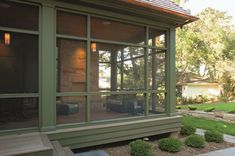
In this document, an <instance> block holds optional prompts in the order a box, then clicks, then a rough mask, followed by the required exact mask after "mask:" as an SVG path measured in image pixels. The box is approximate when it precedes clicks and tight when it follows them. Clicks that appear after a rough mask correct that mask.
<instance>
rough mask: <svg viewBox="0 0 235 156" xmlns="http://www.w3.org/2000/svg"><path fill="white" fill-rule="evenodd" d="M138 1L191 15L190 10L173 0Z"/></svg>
mask: <svg viewBox="0 0 235 156" xmlns="http://www.w3.org/2000/svg"><path fill="white" fill-rule="evenodd" d="M136 1H138V2H142V3H147V4H150V5H153V6H156V7H161V8H164V9H168V10H170V11H175V12H178V13H182V14H186V15H190V12H189V11H188V10H185V9H183V8H182V7H180V6H179V5H178V4H176V3H174V2H172V1H171V0H136Z"/></svg>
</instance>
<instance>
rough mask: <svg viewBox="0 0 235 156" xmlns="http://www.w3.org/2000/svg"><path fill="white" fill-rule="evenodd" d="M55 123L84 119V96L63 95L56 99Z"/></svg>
mask: <svg viewBox="0 0 235 156" xmlns="http://www.w3.org/2000/svg"><path fill="white" fill-rule="evenodd" d="M56 114H57V118H56V120H57V124H69V123H81V122H85V121H86V97H85V96H63V97H57V99H56Z"/></svg>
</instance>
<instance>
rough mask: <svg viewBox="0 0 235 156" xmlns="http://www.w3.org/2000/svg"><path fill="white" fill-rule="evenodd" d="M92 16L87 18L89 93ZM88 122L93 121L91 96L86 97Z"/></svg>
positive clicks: (89, 83)
mask: <svg viewBox="0 0 235 156" xmlns="http://www.w3.org/2000/svg"><path fill="white" fill-rule="evenodd" d="M90 26H91V16H90V15H88V16H87V55H86V62H87V63H86V82H87V93H89V92H90V90H91V82H90V74H91V71H90V62H91V61H90V57H91V50H90V49H91V48H90V47H91V29H90ZM86 104H87V106H86V121H87V122H90V121H91V95H89V94H88V95H87V97H86Z"/></svg>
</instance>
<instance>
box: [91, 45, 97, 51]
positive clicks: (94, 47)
mask: <svg viewBox="0 0 235 156" xmlns="http://www.w3.org/2000/svg"><path fill="white" fill-rule="evenodd" d="M96 50H97V45H96V43H91V51H92V52H96Z"/></svg>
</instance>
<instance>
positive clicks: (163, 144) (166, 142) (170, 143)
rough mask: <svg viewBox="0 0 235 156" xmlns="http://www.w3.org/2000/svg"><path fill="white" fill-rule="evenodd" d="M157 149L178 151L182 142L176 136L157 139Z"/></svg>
mask: <svg viewBox="0 0 235 156" xmlns="http://www.w3.org/2000/svg"><path fill="white" fill-rule="evenodd" d="M158 145H159V149H160V150H162V151H167V152H171V153H175V152H178V151H180V148H181V146H182V142H181V141H180V140H179V139H176V138H164V139H161V140H159V143H158Z"/></svg>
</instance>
